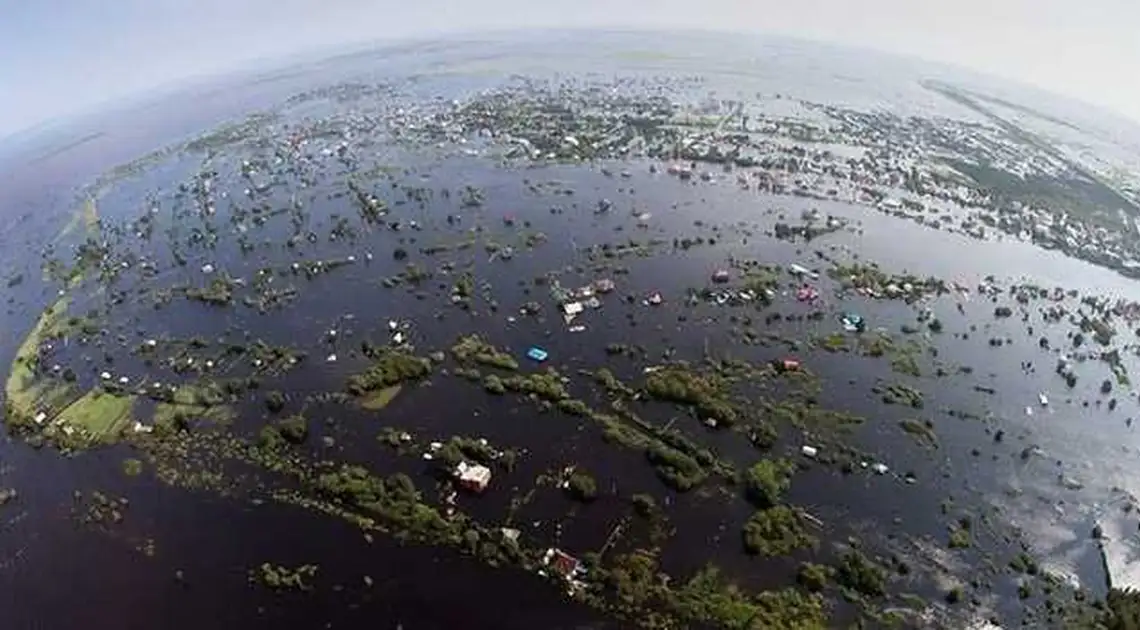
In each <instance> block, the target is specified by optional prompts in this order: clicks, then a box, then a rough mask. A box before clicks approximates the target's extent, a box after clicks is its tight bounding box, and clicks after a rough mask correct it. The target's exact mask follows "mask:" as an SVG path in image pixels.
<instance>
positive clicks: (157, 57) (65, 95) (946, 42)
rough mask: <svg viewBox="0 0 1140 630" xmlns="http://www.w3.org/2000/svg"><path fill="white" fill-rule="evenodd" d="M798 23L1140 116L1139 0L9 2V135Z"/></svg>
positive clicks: (1, 38) (5, 72) (4, 80)
mask: <svg viewBox="0 0 1140 630" xmlns="http://www.w3.org/2000/svg"><path fill="white" fill-rule="evenodd" d="M593 26H596V27H615V26H616V27H641V28H670V27H673V28H683V27H695V28H704V29H719V30H733V31H745V32H756V33H773V34H780V35H791V36H796V37H804V38H808V39H815V40H820V41H827V42H831V43H838V44H851V45H857V46H862V47H870V48H876V49H880V50H885V51H888V52H894V53H900V54H904V55H910V56H918V57H922V58H926V59H931V60H935V61H943V62H949V63H954V64H958V65H962V66H966V67H969V68H972V69H975V70H979V71H982V72H986V73H991V74H995V75H998V76H1003V77H1007V78H1013V79H1017V80H1020V81H1024V82H1027V83H1031V84H1035V85H1038V86H1040V87H1044V88H1046V89H1049V90H1051V91H1054V92H1058V93H1061V94H1065V95H1068V96H1073V97H1076V98H1079V99H1081V100H1084V101H1088V102H1090V103H1094V104H1097V105H1101V106H1105V107H1108V108H1110V109H1113V110H1116V111H1117V112H1120V113H1122V114H1125V115H1127V116H1129V117H1131V118H1132V119H1134V120H1137V121H1140V82H1138V81H1136V79H1135V77H1136V76H1137V72H1138V70H1140V2H1138V1H1137V0H1082V1H1080V2H1074V1H1073V0H955V1H953V2H935V1H933V0H857V1H856V0H796V1H795V2H788V1H787V0H780V1H778V2H771V1H769V0H699V1H698V0H687V1H683V2H682V1H679V0H576V1H574V2H558V1H556V0H482V1H480V0H466V1H464V0H414V1H409V2H399V3H395V2H388V1H385V0H373V1H367V0H319V1H318V0H225V1H223V0H0V136H4V135H7V134H9V133H12V132H15V131H18V130H20V129H23V128H26V127H30V126H33V125H35V124H38V123H40V122H43V121H46V120H50V119H53V118H59V117H63V116H69V115H73V114H76V113H81V112H83V111H85V110H87V109H90V108H91V107H93V106H96V105H99V104H104V103H109V102H114V101H115V100H117V99H119V98H122V97H124V96H128V95H132V94H138V93H141V92H145V91H146V90H148V89H151V88H154V87H157V86H164V85H171V84H174V83H177V82H178V81H179V80H181V79H184V78H188V77H197V76H203V75H212V74H219V73H223V72H226V71H230V70H236V69H241V68H243V67H247V66H249V65H251V64H253V63H257V62H260V61H264V60H266V59H272V58H275V57H282V56H286V55H290V54H297V53H303V52H307V51H313V50H320V49H328V48H333V47H337V46H340V45H349V44H357V43H361V42H365V41H370V40H383V39H392V38H405V37H416V36H424V35H431V34H438V33H447V32H457V31H473V30H484V29H504V28H516V27H518V28H524V27H593Z"/></svg>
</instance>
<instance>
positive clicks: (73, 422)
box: [55, 389, 135, 442]
mask: <svg viewBox="0 0 1140 630" xmlns="http://www.w3.org/2000/svg"><path fill="white" fill-rule="evenodd" d="M134 402H135V397H134V396H124V395H119V394H112V393H110V392H106V391H103V390H101V389H92V390H90V391H88V392H87V393H85V394H84V395H83V396H80V397H79V398H78V399H77V400H76V401H75V402H73V403H71V404H70V405H68V406H67V407H66V408H64V409H63V411H61V412H60V413H59V416H58V417H57V418H56V420H55V422H56V423H57V424H58V425H59V426H60V430H61V431H63V433H64V434H65V435H67V434H69V433H71V435H72V436H74V437H78V438H80V440H81V441H91V442H111V441H114V440H115V439H116V438H117V437H118V435H119V433H120V432H121V431H122V430H123V429H125V428H126V427H127V425H128V424H129V423H130V421H131V408H132V406H133V405H134Z"/></svg>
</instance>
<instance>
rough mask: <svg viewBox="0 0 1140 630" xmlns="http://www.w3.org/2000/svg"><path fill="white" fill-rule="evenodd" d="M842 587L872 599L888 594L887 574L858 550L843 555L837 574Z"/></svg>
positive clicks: (837, 579)
mask: <svg viewBox="0 0 1140 630" xmlns="http://www.w3.org/2000/svg"><path fill="white" fill-rule="evenodd" d="M836 581H838V582H839V584H840V586H844V587H846V588H849V589H851V590H853V591H855V592H857V593H861V594H863V595H868V596H872V597H879V596H882V595H883V594H885V593H886V592H887V572H886V570H885V569H883V567H881V566H879V565H878V564H876V563H875V562H874V561H872V560H871V559H870V558H868V557H867V556H865V555H863V553H862V552H860V551H859V550H857V549H852V550H851V551H848V552H847V553H845V554H843V557H842V558H841V561H840V564H839V570H838V572H837V573H836Z"/></svg>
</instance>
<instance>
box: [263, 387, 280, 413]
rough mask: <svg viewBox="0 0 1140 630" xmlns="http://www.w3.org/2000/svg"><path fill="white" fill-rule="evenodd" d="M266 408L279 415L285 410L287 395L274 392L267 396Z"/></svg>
mask: <svg viewBox="0 0 1140 630" xmlns="http://www.w3.org/2000/svg"><path fill="white" fill-rule="evenodd" d="M265 408H266V409H268V410H269V411H271V412H273V413H277V412H279V411H281V410H282V409H284V408H285V395H284V394H282V393H281V392H279V391H272V392H268V393H267V394H265Z"/></svg>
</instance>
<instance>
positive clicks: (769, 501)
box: [744, 459, 795, 508]
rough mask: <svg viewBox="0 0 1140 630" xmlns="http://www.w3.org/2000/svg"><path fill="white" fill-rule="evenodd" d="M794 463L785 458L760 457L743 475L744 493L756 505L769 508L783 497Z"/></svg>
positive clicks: (788, 484)
mask: <svg viewBox="0 0 1140 630" xmlns="http://www.w3.org/2000/svg"><path fill="white" fill-rule="evenodd" d="M793 470H795V466H794V464H792V463H791V462H789V461H788V460H785V459H762V460H760V461H758V462H756V463H755V464H753V466H752V467H751V468H749V469H748V472H747V473H745V476H744V486H745V493H746V495H747V497H748V500H749V501H751V502H752V503H753V504H754V505H756V507H759V508H769V507H772V506H774V505H776V504H777V503H779V502H780V500H781V499H782V498H783V496H784V493H785V492H787V490H788V488H789V487H790V486H791V473H792V471H793Z"/></svg>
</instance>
